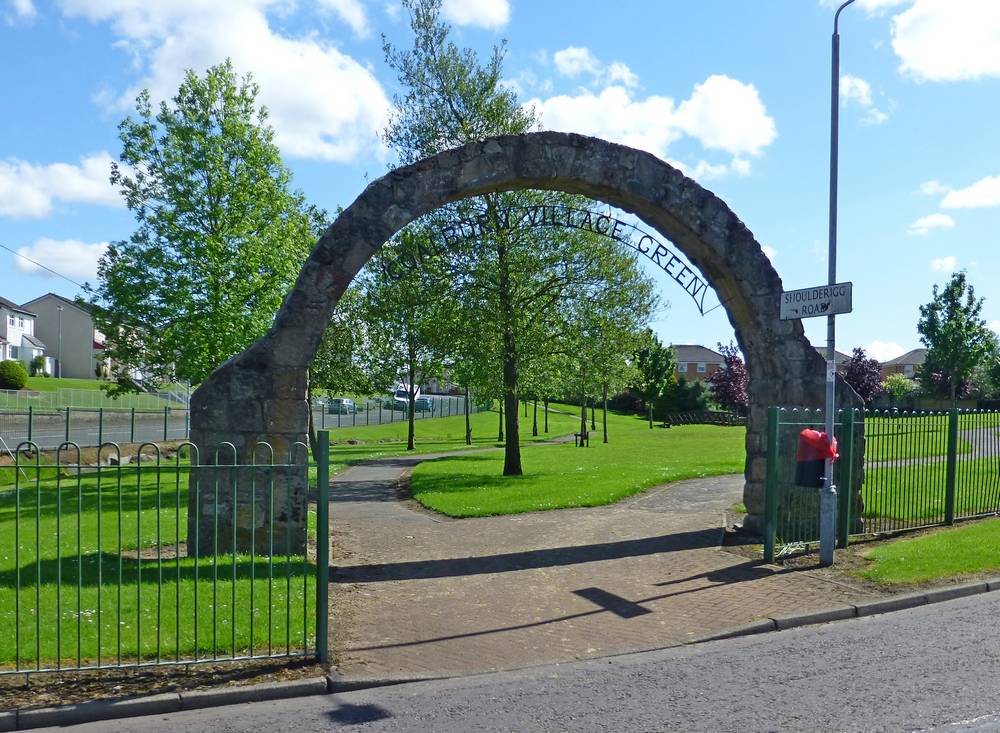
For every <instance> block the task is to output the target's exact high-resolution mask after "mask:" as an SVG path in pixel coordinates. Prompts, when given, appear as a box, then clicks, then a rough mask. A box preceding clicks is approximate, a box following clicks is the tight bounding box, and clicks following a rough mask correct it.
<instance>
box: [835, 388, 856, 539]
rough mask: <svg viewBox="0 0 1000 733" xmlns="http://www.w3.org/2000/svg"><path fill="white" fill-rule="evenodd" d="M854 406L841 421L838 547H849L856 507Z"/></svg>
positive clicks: (842, 415) (844, 413)
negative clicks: (852, 517)
mask: <svg viewBox="0 0 1000 733" xmlns="http://www.w3.org/2000/svg"><path fill="white" fill-rule="evenodd" d="M854 414H855V413H854V408H853V407H849V408H848V409H846V410H844V411H843V412H842V413H841V421H840V442H839V447H840V458H839V459H838V462H839V463H840V475H839V477H838V479H839V480H838V481H837V485H838V486H839V487H840V492H839V493H838V494H837V503H838V504H839V506H838V507H837V547H839V548H844V547H847V540H848V538H849V537H850V535H851V509H852V508H853V507H854Z"/></svg>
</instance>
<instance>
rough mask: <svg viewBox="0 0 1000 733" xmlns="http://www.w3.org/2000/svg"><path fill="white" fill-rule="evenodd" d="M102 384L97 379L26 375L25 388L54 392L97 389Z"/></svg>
mask: <svg viewBox="0 0 1000 733" xmlns="http://www.w3.org/2000/svg"><path fill="white" fill-rule="evenodd" d="M102 384H104V382H102V381H101V380H99V379H68V378H63V379H56V378H55V377H28V383H27V384H26V385H25V387H24V388H25V389H30V390H33V391H36V392H55V391H56V390H58V389H90V390H99V389H100V388H101V385H102Z"/></svg>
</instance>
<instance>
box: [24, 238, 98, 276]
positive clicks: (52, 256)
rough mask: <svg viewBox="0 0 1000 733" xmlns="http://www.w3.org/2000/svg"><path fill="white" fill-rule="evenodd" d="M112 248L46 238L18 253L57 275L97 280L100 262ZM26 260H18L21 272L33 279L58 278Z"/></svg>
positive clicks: (77, 241)
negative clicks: (36, 276)
mask: <svg viewBox="0 0 1000 733" xmlns="http://www.w3.org/2000/svg"><path fill="white" fill-rule="evenodd" d="M107 248H108V243H107V242H94V243H87V242H81V241H79V240H76V239H49V238H48V237H42V238H41V239H38V240H36V241H35V243H34V244H32V245H30V246H28V247H21V248H19V249H18V250H17V253H18V254H19V255H23V257H28V258H30V259H32V260H34V261H35V262H38V263H40V264H43V265H45V266H46V267H51V268H52V269H53V270H55V271H56V272H58V273H60V274H62V275H65V276H66V277H69V278H72V279H74V280H82V281H87V280H94V279H96V278H97V261H98V260H99V259H101V255H103V254H104V252H105V250H106V249H107ZM23 257H15V258H14V264H15V266H16V267H17V269H18V270H20V271H21V272H24V273H27V274H29V275H41V276H43V277H56V276H55V275H53V274H52V273H51V272H48V271H47V270H44V269H42V268H41V267H38V266H37V265H35V264H33V263H31V262H28V260H26V259H23Z"/></svg>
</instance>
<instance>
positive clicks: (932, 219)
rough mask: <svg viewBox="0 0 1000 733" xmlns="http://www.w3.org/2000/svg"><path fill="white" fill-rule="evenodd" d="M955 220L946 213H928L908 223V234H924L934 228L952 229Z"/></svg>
mask: <svg viewBox="0 0 1000 733" xmlns="http://www.w3.org/2000/svg"><path fill="white" fill-rule="evenodd" d="M954 227H955V220H954V219H952V218H951V217H950V216H948V215H947V214H928V215H927V216H922V217H920V218H919V219H917V220H916V221H915V222H913V223H912V224H910V230H909V231H910V234H916V235H917V236H920V237H922V236H924V235H926V234H928V233H930V232H931V231H933V230H934V229H953V228H954Z"/></svg>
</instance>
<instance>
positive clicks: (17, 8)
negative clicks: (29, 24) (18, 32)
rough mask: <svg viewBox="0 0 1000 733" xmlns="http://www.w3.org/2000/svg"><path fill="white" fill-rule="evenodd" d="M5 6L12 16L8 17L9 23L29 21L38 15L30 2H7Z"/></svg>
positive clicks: (29, 0)
mask: <svg viewBox="0 0 1000 733" xmlns="http://www.w3.org/2000/svg"><path fill="white" fill-rule="evenodd" d="M7 4H8V5H9V6H10V9H11V11H12V12H13V16H8V20H9V21H10V22H13V21H14V20H31V19H32V18H34V17H35V16H36V15H37V14H38V11H37V10H35V5H34V3H33V2H31V0H8V2H7Z"/></svg>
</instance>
